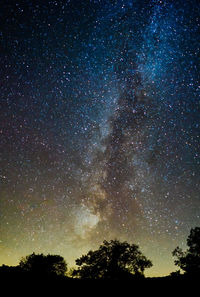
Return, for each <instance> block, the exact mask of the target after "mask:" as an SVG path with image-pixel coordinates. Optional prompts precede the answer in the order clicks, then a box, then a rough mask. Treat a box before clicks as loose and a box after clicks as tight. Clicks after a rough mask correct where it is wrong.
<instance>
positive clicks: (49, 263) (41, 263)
mask: <svg viewBox="0 0 200 297" xmlns="http://www.w3.org/2000/svg"><path fill="white" fill-rule="evenodd" d="M19 267H20V269H21V270H22V271H24V272H31V273H33V274H40V275H41V274H43V275H59V276H64V275H65V273H66V271H67V264H66V262H65V260H64V258H63V257H61V256H59V255H50V254H48V255H46V256H45V255H43V254H35V253H33V254H31V255H28V256H26V257H25V258H22V259H21V261H20V263H19Z"/></svg>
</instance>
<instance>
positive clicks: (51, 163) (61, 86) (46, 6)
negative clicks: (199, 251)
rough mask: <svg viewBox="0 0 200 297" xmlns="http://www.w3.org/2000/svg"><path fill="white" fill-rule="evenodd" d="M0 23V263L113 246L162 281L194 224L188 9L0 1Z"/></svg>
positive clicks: (194, 32) (184, 4)
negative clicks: (139, 255) (122, 243)
mask: <svg viewBox="0 0 200 297" xmlns="http://www.w3.org/2000/svg"><path fill="white" fill-rule="evenodd" d="M0 20H1V24H0V63H1V67H0V75H1V82H0V88H1V90H0V96H1V98H0V104H1V110H0V133H1V134H0V137H1V138H0V146H1V147H0V158H1V159H0V161H1V166H0V170H1V171H0V179H1V193H0V195H1V197H0V208H1V216H0V224H1V226H2V228H1V229H2V231H1V234H0V236H1V237H0V249H1V259H0V261H1V262H2V263H5V264H7V263H9V264H16V263H17V262H18V260H19V258H20V257H21V256H24V255H26V254H28V253H31V252H32V251H35V252H37V251H40V252H50V253H51V252H52V253H53V252H56V253H60V254H61V255H63V256H64V257H65V258H66V261H69V262H70V263H71V262H73V260H74V258H76V257H79V256H80V254H81V253H82V252H85V251H87V250H88V249H90V248H93V247H96V246H98V245H99V244H100V243H101V242H102V240H103V239H111V238H119V239H121V240H127V241H129V242H135V243H138V244H139V245H140V246H141V249H142V250H143V251H144V253H145V254H146V255H147V256H148V257H149V258H150V259H152V261H153V264H154V267H153V268H151V269H150V270H151V272H149V273H150V274H151V275H161V274H167V273H169V272H171V271H172V270H173V269H175V268H174V267H173V259H172V257H171V251H172V250H173V249H174V248H175V247H176V246H177V245H180V246H181V245H182V246H184V244H185V239H186V237H187V235H188V234H189V230H190V229H191V228H192V227H195V226H198V225H199V224H200V215H199V214H200V200H199V162H200V159H199V134H200V133H199V132H200V129H199V112H200V110H199V91H200V86H199V73H200V71H199V62H198V59H199V36H200V34H199V27H200V22H199V4H198V1H136V0H135V1H133V0H132V1H128V0H123V1H122V0H121V1H117V0H116V1H111V0H110V1H100V0H99V1H73V0H71V1H44V2H42V1H28V0H27V1H19V2H17V1H16V3H13V1H3V2H2V4H1V9H0ZM150 270H149V271H150Z"/></svg>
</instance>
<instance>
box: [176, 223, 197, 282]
mask: <svg viewBox="0 0 200 297" xmlns="http://www.w3.org/2000/svg"><path fill="white" fill-rule="evenodd" d="M187 245H188V249H187V250H186V251H185V252H184V251H183V250H182V249H181V248H180V247H176V249H175V250H174V251H173V252H172V255H173V256H174V257H176V260H175V261H174V263H175V265H177V266H179V267H180V268H181V269H182V270H183V271H184V272H185V274H187V275H189V276H197V275H199V274H200V227H195V228H193V229H191V230H190V234H189V236H188V238H187Z"/></svg>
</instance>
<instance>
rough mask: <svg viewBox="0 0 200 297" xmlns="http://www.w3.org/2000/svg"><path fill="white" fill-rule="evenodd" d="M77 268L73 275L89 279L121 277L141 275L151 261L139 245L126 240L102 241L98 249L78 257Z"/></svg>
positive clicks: (149, 265)
mask: <svg viewBox="0 0 200 297" xmlns="http://www.w3.org/2000/svg"><path fill="white" fill-rule="evenodd" d="M76 264H77V265H78V266H79V268H78V269H75V270H74V271H73V276H76V277H79V278H90V279H99V278H103V279H123V278H131V277H133V276H136V275H137V276H143V275H144V270H145V268H150V267H151V266H152V263H151V261H150V260H148V259H147V258H146V257H145V256H144V255H143V254H142V252H141V251H140V250H139V246H138V245H135V244H132V245H130V244H129V243H127V242H126V241H124V242H120V241H118V240H111V241H106V240H105V241H103V244H102V245H100V247H99V249H98V250H95V251H89V252H88V253H87V254H86V255H83V256H82V257H80V258H78V259H77V260H76Z"/></svg>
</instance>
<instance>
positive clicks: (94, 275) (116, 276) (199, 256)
mask: <svg viewBox="0 0 200 297" xmlns="http://www.w3.org/2000/svg"><path fill="white" fill-rule="evenodd" d="M187 246H188V249H187V250H186V251H182V249H181V248H179V247H177V248H176V249H175V250H174V251H173V252H172V256H173V257H174V258H175V260H174V263H175V265H176V266H178V267H179V270H178V271H176V272H172V273H171V274H170V276H169V278H171V279H183V278H184V279H185V278H199V277H200V227H196V228H193V229H191V231H190V234H189V236H188V238H187ZM152 265H153V264H152V262H151V260H149V259H147V257H146V256H145V255H144V254H143V253H142V252H141V251H140V249H139V246H138V245H136V244H129V243H128V242H126V241H124V242H120V241H119V240H110V241H106V240H105V241H104V242H103V243H102V244H101V245H100V247H99V248H98V249H97V250H95V251H89V252H88V253H87V254H86V255H83V256H81V257H80V258H78V259H76V268H74V269H72V268H71V269H68V266H67V263H66V261H65V259H64V258H63V257H62V256H59V255H50V254H48V255H44V254H35V253H32V254H31V255H28V256H26V257H23V258H22V259H21V260H20V262H19V265H17V266H14V267H13V266H7V265H2V266H1V267H0V278H1V279H3V278H5V277H11V278H12V276H13V277H16V276H17V277H18V278H37V279H45V278H46V279H54V280H55V279H59V280H61V279H62V280H69V279H82V280H83V279H84V280H86V279H87V280H88V279H89V280H143V279H144V278H145V276H144V271H145V269H147V268H150V267H152Z"/></svg>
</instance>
